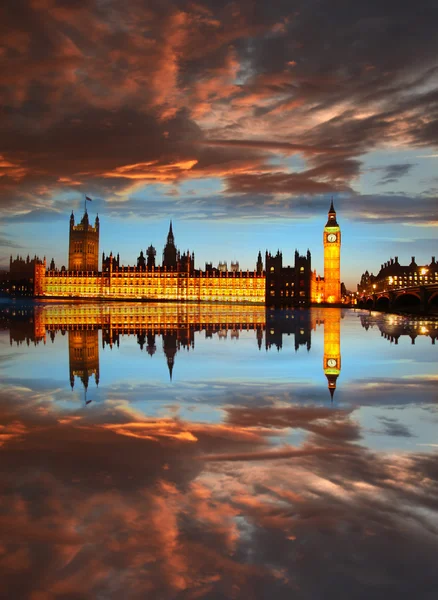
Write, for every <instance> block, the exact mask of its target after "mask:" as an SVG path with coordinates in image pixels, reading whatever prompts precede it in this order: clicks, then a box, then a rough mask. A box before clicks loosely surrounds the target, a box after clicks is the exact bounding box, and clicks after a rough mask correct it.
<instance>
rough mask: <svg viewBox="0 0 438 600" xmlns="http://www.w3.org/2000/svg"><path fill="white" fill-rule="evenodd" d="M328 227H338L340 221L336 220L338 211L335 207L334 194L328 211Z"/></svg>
mask: <svg viewBox="0 0 438 600" xmlns="http://www.w3.org/2000/svg"><path fill="white" fill-rule="evenodd" d="M326 227H338V223H337V221H336V211H335V207H334V204H333V196H332V201H331V203H330V208H329V211H328V220H327V224H326Z"/></svg>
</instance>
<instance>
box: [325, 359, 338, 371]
mask: <svg viewBox="0 0 438 600" xmlns="http://www.w3.org/2000/svg"><path fill="white" fill-rule="evenodd" d="M336 365H337V361H336V359H335V358H329V359H328V361H327V366H328V367H331V368H332V369H333V368H334V367H336Z"/></svg>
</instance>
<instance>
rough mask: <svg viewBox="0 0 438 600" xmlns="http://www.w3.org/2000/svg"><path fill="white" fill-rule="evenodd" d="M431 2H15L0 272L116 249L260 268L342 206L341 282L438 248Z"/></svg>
mask: <svg viewBox="0 0 438 600" xmlns="http://www.w3.org/2000/svg"><path fill="white" fill-rule="evenodd" d="M437 22H438V5H437V3H436V2H435V1H434V0H420V1H419V2H417V3H415V7H414V6H413V5H412V2H407V1H406V0H401V1H397V2H395V1H394V0H378V1H377V0H370V1H368V2H366V3H365V2H364V3H356V2H351V1H349V0H330V2H329V1H328V0H318V1H316V0H306V1H304V0H298V1H294V2H291V1H290V0H287V1H286V0H285V1H283V0H277V1H275V2H267V1H266V0H265V1H261V0H241V1H236V2H224V1H223V0H220V1H219V0H209V1H200V2H190V1H166V0H157V1H151V0H148V1H146V0H129V2H119V1H116V0H13V1H12V0H10V1H7V2H6V3H3V4H2V6H1V7H0V107H1V110H0V266H2V267H7V265H8V261H9V255H10V254H13V255H14V256H15V255H17V254H22V255H27V253H29V254H31V255H34V254H35V253H36V254H38V255H40V256H43V255H45V256H46V257H47V259H48V260H50V259H51V258H52V257H53V258H54V259H55V262H56V263H57V265H58V266H61V265H62V264H66V263H67V255H68V224H69V216H70V213H71V211H72V210H74V212H75V216H76V218H77V219H79V218H80V217H81V216H82V213H83V202H84V195H85V194H86V195H88V196H89V197H91V198H92V199H93V201H92V203H89V205H88V210H89V213H90V217H91V219H94V217H95V214H96V213H97V212H98V213H99V218H100V223H101V235H100V250H101V251H104V252H106V253H109V252H110V251H113V253H117V252H119V253H120V259H121V262H122V263H123V264H125V265H126V264H131V265H132V264H135V262H136V258H137V256H138V254H139V252H140V250H141V249H143V250H145V248H146V247H147V246H149V244H151V243H152V244H153V245H154V246H155V247H156V248H157V258H160V257H161V252H162V248H163V246H164V243H165V238H166V235H167V231H168V227H169V220H170V219H172V221H173V229H174V234H175V241H176V244H177V246H178V247H179V248H180V249H181V250H182V251H184V250H186V249H190V250H191V251H194V252H195V264H196V267H197V268H203V267H204V263H205V262H206V261H212V262H213V263H215V264H217V262H219V261H220V260H222V261H227V262H228V264H229V263H230V262H231V261H234V260H238V261H239V262H240V266H241V267H242V268H243V269H247V268H249V269H253V268H255V263H256V259H257V254H258V251H259V250H261V251H262V253H264V251H265V250H266V249H268V250H270V251H274V252H276V250H277V249H278V248H280V249H281V250H282V251H283V257H284V263H285V264H291V263H292V261H293V255H294V251H295V248H297V249H298V250H299V251H300V252H301V253H303V254H304V253H305V252H306V251H307V248H310V250H311V252H312V266H313V267H314V268H316V269H317V271H318V272H320V273H322V271H323V248H322V230H323V227H324V225H325V222H326V218H327V211H328V208H329V205H330V200H331V198H332V197H333V198H334V202H335V208H336V210H337V214H338V222H339V224H340V226H341V231H342V244H343V245H342V254H341V278H342V280H344V281H345V283H346V284H347V287H349V288H350V289H355V286H356V283H357V282H358V280H359V279H360V275H361V274H362V273H363V272H364V271H365V270H366V269H368V270H369V271H373V272H377V271H378V270H379V268H380V265H381V263H383V262H385V261H386V260H388V259H389V258H391V257H394V256H398V257H399V260H400V262H401V263H402V264H408V263H409V262H410V260H411V256H415V257H416V260H417V263H418V264H426V263H429V262H430V259H431V256H433V255H438V247H437V243H436V239H437V227H438V201H437V200H438V198H437V196H438V176H437V168H436V167H437V159H438V125H437V124H438V86H437V83H438V61H437V56H438V37H437V35H436V23H437Z"/></svg>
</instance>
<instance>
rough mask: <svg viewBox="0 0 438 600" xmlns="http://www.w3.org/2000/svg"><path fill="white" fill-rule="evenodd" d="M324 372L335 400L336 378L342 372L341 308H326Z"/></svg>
mask: <svg viewBox="0 0 438 600" xmlns="http://www.w3.org/2000/svg"><path fill="white" fill-rule="evenodd" d="M323 367H324V374H325V376H326V377H327V381H328V389H329V391H330V396H331V398H332V400H333V395H334V393H335V389H336V380H337V378H338V377H339V373H340V372H341V309H340V308H327V309H325V310H324V362H323Z"/></svg>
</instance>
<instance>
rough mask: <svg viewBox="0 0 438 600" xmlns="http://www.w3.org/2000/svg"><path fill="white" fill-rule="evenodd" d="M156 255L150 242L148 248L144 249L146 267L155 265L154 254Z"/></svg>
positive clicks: (149, 267)
mask: <svg viewBox="0 0 438 600" xmlns="http://www.w3.org/2000/svg"><path fill="white" fill-rule="evenodd" d="M156 255H157V251H156V250H155V248H154V247H153V246H152V244H151V245H150V246H149V248H148V249H147V250H146V256H147V266H148V269H152V268H153V267H155V256H156Z"/></svg>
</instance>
